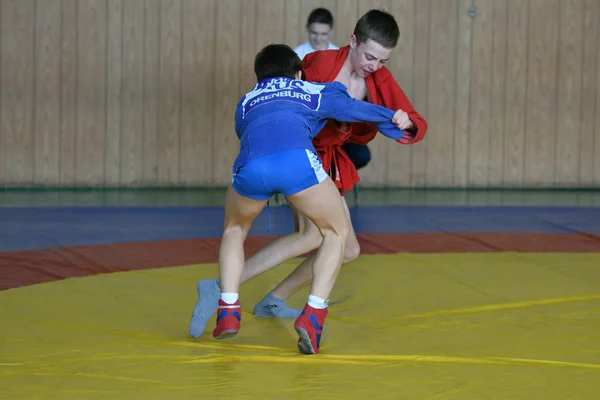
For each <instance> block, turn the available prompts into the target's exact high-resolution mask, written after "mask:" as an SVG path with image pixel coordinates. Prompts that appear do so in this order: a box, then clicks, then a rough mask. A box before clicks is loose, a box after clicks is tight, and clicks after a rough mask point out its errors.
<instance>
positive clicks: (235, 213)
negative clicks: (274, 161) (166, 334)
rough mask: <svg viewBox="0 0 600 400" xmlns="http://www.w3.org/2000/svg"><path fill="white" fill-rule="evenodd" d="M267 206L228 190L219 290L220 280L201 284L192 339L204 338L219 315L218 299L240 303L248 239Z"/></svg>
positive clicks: (230, 330)
mask: <svg viewBox="0 0 600 400" xmlns="http://www.w3.org/2000/svg"><path fill="white" fill-rule="evenodd" d="M265 204H266V200H265V201H262V200H261V201H258V200H253V199H249V198H246V197H243V196H240V195H239V194H238V193H237V192H236V191H235V190H234V189H233V188H232V187H231V186H230V187H229V189H228V190H227V194H226V196H225V223H224V225H225V226H224V231H223V237H222V241H221V246H220V248H219V274H220V277H221V279H220V287H219V280H217V281H216V282H215V281H214V280H201V281H200V282H198V286H197V292H198V301H197V303H196V306H195V307H194V312H193V313H192V318H191V321H190V335H191V336H192V337H194V338H198V337H199V336H200V335H202V332H203V331H204V327H205V326H206V323H207V322H208V320H209V319H210V318H211V317H212V316H213V315H214V314H215V313H216V312H217V309H218V307H219V297H221V298H222V299H223V300H225V301H226V303H236V302H237V300H238V296H239V295H238V293H239V287H240V279H241V275H242V271H243V268H244V240H245V239H246V237H247V236H248V231H249V230H250V227H251V226H252V222H253V221H254V219H255V218H256V216H257V215H258V214H259V213H260V212H261V210H262V209H263V207H264V206H265ZM240 315H241V314H240ZM238 323H239V321H238ZM230 328H231V327H230ZM234 330H235V329H233V328H231V329H229V330H228V332H225V334H224V335H223V334H217V336H219V338H224V337H228V335H229V336H231V334H235V332H233V331H234ZM236 332H237V331H236ZM221 333H222V332H221Z"/></svg>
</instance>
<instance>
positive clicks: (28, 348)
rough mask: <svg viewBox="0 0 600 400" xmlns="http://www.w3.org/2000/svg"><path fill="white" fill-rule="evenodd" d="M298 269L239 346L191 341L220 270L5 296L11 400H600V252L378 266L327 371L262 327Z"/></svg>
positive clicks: (5, 370)
mask: <svg viewBox="0 0 600 400" xmlns="http://www.w3.org/2000/svg"><path fill="white" fill-rule="evenodd" d="M294 265H295V263H294V262H290V263H287V264H286V265H285V266H284V267H283V268H279V269H276V270H275V271H273V272H271V273H267V274H265V275H263V276H261V277H259V278H258V279H256V280H255V281H254V282H251V283H250V284H248V285H246V286H245V287H243V288H242V293H241V300H242V302H243V303H242V306H243V310H244V311H245V312H244V314H243V317H242V330H241V331H240V333H239V335H238V336H237V337H235V338H233V339H229V340H226V341H216V340H214V339H213V338H212V337H211V336H210V330H212V328H213V324H214V322H211V323H210V324H209V326H208V327H207V330H206V331H205V333H204V335H203V336H202V337H201V338H200V339H199V340H197V341H195V340H193V339H191V338H189V337H188V336H187V330H188V322H189V317H190V315H191V311H192V308H193V306H194V304H195V301H196V293H195V283H196V281H197V280H198V279H200V278H207V277H214V276H216V273H217V267H216V265H214V264H213V265H202V266H185V267H177V268H163V269H158V270H147V271H137V272H124V273H114V274H109V275H100V276H94V277H88V278H80V279H68V280H64V281H58V282H52V283H46V284H41V285H35V286H30V287H24V288H19V289H10V290H5V291H2V292H0V304H1V305H2V307H1V314H0V318H1V324H0V334H1V337H2V341H1V342H0V343H1V346H2V347H1V349H0V398H1V399H7V400H17V399H61V400H70V399H86V400H87V399H111V400H120V399H127V400H134V399H143V400H152V399H170V400H171V399H173V400H175V399H177V400H179V399H194V400H205V399H223V400H226V399H314V400H318V399H378V400H379V399H422V400H438V399H439V400H441V399H461V400H482V399H486V400H492V399H498V400H520V399H523V400H532V399H543V400H552V399H557V400H558V399H560V400H564V399H576V400H586V399H590V400H591V399H598V398H600V394H598V393H597V392H600V255H599V254H597V253H596V254H594V253H588V254H552V253H544V254H532V253H479V254H477V253H469V254H398V255H378V256H362V257H361V258H360V259H359V260H358V261H356V262H354V263H352V264H350V265H349V266H347V267H345V268H344V269H343V271H342V273H341V274H340V277H339V280H338V283H337V287H336V289H335V291H334V293H333V295H332V301H334V302H335V303H334V305H333V306H332V307H331V309H330V313H329V318H328V319H327V321H326V324H325V330H324V335H323V340H322V346H323V347H322V353H321V354H320V355H317V356H304V355H301V354H299V353H298V351H297V349H296V344H295V343H296V334H295V331H294V330H293V328H292V324H293V320H274V319H261V318H257V317H254V316H252V315H251V314H250V313H249V312H250V311H251V310H252V307H253V306H254V304H255V303H256V302H257V301H258V300H260V298H262V297H263V296H264V295H265V294H266V293H267V292H268V290H269V289H271V288H272V287H273V285H274V284H275V283H276V282H277V281H278V280H279V279H280V278H281V277H283V276H284V275H285V274H287V273H288V272H289V271H291V269H292V268H293V266H294ZM305 296H306V292H302V293H301V294H298V295H297V296H295V297H294V298H292V299H291V300H290V302H289V304H290V305H293V306H296V307H301V306H302V305H303V303H304V300H305ZM244 307H245V308H244ZM594 393H596V394H594Z"/></svg>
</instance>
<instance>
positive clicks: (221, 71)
mask: <svg viewBox="0 0 600 400" xmlns="http://www.w3.org/2000/svg"><path fill="white" fill-rule="evenodd" d="M241 18H242V15H241V8H240V7H239V6H238V5H237V4H236V3H234V2H229V1H223V2H219V3H217V17H216V22H217V26H218V27H219V30H220V31H219V35H217V42H216V48H217V49H218V51H219V57H216V58H215V70H214V76H213V79H214V80H215V92H214V104H215V131H214V134H215V137H214V140H213V160H214V163H215V166H214V169H213V171H214V173H213V184H215V185H229V184H230V183H231V179H232V170H231V167H232V165H233V161H234V160H235V157H236V156H237V154H238V151H239V140H238V138H237V136H236V134H235V125H234V115H235V107H236V106H237V103H238V101H239V100H240V97H241V93H240V90H239V88H240V75H239V68H240V51H241V49H240V34H241V31H240V24H239V21H241Z"/></svg>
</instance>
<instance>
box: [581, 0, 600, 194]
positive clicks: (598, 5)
mask: <svg viewBox="0 0 600 400" xmlns="http://www.w3.org/2000/svg"><path fill="white" fill-rule="evenodd" d="M584 3H585V4H584V7H585V9H584V16H583V18H584V20H583V29H584V31H583V66H582V74H581V79H582V100H581V108H582V110H581V135H580V148H579V184H580V185H582V186H588V187H589V186H591V185H593V184H594V135H596V141H600V139H598V137H599V136H598V135H600V130H599V131H597V132H596V131H595V129H594V122H595V121H594V120H595V115H596V95H597V92H598V91H599V89H598V87H597V86H596V85H597V80H598V79H600V74H598V72H597V62H600V60H598V57H600V51H599V50H598V49H599V48H600V46H598V40H600V36H599V32H600V29H599V26H600V2H599V1H597V0H585V1H584ZM598 157H600V154H597V155H596V159H597V158H598ZM597 163H599V162H597ZM596 184H598V181H596Z"/></svg>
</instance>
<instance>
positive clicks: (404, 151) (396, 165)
mask: <svg viewBox="0 0 600 400" xmlns="http://www.w3.org/2000/svg"><path fill="white" fill-rule="evenodd" d="M390 12H391V13H392V15H394V16H395V17H396V21H397V22H398V26H399V27H400V39H399V40H398V45H397V46H396V48H395V49H394V52H393V53H392V57H391V59H390V61H389V63H388V67H389V68H390V69H391V70H392V72H393V74H394V77H395V78H396V81H397V82H398V84H399V85H400V87H401V88H402V90H403V91H404V93H405V94H406V96H408V98H409V100H411V102H412V100H413V97H414V92H415V86H414V63H413V61H412V60H413V58H414V52H415V24H414V19H413V16H414V13H415V2H414V0H397V1H392V2H391V4H390ZM385 140H386V143H387V144H388V146H386V147H387V167H386V169H387V182H386V184H387V185H393V186H405V187H406V186H409V185H410V171H411V161H412V148H413V146H404V145H400V144H396V143H389V139H385Z"/></svg>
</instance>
